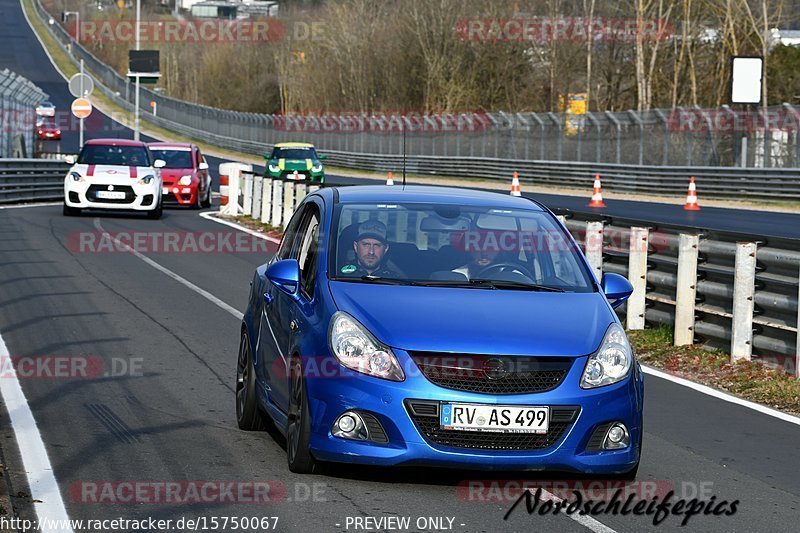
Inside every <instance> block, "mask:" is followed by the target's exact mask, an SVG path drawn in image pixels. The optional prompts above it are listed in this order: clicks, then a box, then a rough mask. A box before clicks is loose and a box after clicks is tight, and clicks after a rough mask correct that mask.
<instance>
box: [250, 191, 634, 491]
mask: <svg viewBox="0 0 800 533" xmlns="http://www.w3.org/2000/svg"><path fill="white" fill-rule="evenodd" d="M631 291H632V288H631V285H630V283H628V281H627V280H626V279H625V278H623V277H622V276H619V275H616V274H605V275H604V276H603V277H602V279H601V280H598V279H596V277H595V275H594V274H593V272H592V270H591V268H590V267H589V265H588V263H587V262H586V259H585V258H584V256H583V254H582V253H581V251H580V249H579V248H578V246H577V245H576V243H575V241H574V240H573V239H572V237H571V235H570V234H569V233H568V232H567V231H566V229H565V228H564V227H563V226H562V225H561V223H560V222H559V221H558V219H557V218H556V217H555V216H554V215H553V213H551V212H550V211H549V210H548V209H547V208H545V207H544V206H542V205H541V204H539V203H537V202H535V201H532V200H529V199H526V198H519V197H512V196H505V195H500V194H494V193H489V192H479V191H472V190H463V189H450V188H439V187H422V186H408V187H404V188H401V187H398V186H395V187H385V186H356V187H345V188H326V189H321V190H319V191H317V192H315V193H313V194H310V195H309V196H307V197H306V198H305V200H304V201H303V202H302V204H301V205H300V207H299V208H298V209H297V211H296V212H295V214H294V216H293V217H292V219H291V221H290V222H289V224H288V226H287V229H286V232H285V234H284V237H283V240H282V242H281V244H280V247H279V249H278V252H277V254H276V255H275V257H273V258H272V260H271V261H270V262H269V263H267V264H265V265H262V266H260V267H258V269H257V270H256V272H255V276H254V278H253V281H252V288H251V291H250V297H249V302H248V304H247V310H246V312H245V314H244V319H243V322H242V327H241V342H240V348H239V356H238V364H237V376H236V415H237V421H238V424H239V427H240V428H241V429H245V430H259V429H264V428H265V427H266V426H267V425H268V424H274V425H275V426H276V427H277V428H278V430H280V431H281V432H282V433H284V434H285V435H286V439H287V456H288V462H289V468H290V469H291V470H292V471H294V472H311V471H313V470H314V467H315V464H317V463H319V462H345V463H360V464H369V465H387V466H388V465H436V466H452V467H459V468H470V469H472V468H474V469H506V470H558V471H572V472H583V473H588V474H608V475H614V476H619V477H627V478H630V477H633V476H635V475H636V471H637V469H638V465H639V457H640V455H641V447H642V404H643V399H644V393H643V385H644V380H643V376H642V372H641V368H640V366H639V363H638V362H637V360H636V358H635V356H634V354H633V351H632V349H631V345H630V344H629V342H628V339H627V337H626V335H625V331H624V330H623V328H622V326H621V325H620V321H619V319H618V318H617V316H616V314H615V312H614V310H613V309H614V308H615V307H616V306H618V305H620V304H621V303H622V302H624V301H625V299H627V298H628V296H630V294H631Z"/></svg>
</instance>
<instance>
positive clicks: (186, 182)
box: [178, 174, 192, 185]
mask: <svg viewBox="0 0 800 533" xmlns="http://www.w3.org/2000/svg"><path fill="white" fill-rule="evenodd" d="M178 184H179V185H191V184H192V177H191V176H190V175H189V174H187V175H185V176H181V179H179V180H178Z"/></svg>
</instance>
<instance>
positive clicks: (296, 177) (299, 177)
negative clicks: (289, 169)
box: [291, 173, 306, 180]
mask: <svg viewBox="0 0 800 533" xmlns="http://www.w3.org/2000/svg"><path fill="white" fill-rule="evenodd" d="M291 176H292V179H293V180H304V179H306V175H305V174H297V173H294V174H291Z"/></svg>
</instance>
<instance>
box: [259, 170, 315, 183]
mask: <svg viewBox="0 0 800 533" xmlns="http://www.w3.org/2000/svg"><path fill="white" fill-rule="evenodd" d="M267 177H268V178H272V179H274V180H278V179H282V180H292V181H306V182H310V183H325V172H324V171H321V172H312V171H311V170H306V169H303V170H281V171H279V172H273V171H271V170H268V171H267Z"/></svg>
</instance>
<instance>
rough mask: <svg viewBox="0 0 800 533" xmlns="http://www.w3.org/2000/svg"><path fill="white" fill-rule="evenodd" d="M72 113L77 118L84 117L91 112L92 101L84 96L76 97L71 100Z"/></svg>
mask: <svg viewBox="0 0 800 533" xmlns="http://www.w3.org/2000/svg"><path fill="white" fill-rule="evenodd" d="M72 114H73V115H75V116H76V117H77V118H86V117H88V116H89V115H91V114H92V103H91V102H90V101H89V100H87V99H86V98H76V99H75V100H73V101H72Z"/></svg>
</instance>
